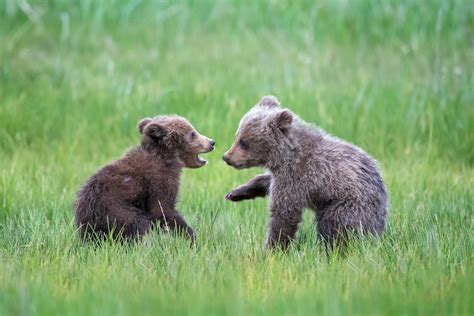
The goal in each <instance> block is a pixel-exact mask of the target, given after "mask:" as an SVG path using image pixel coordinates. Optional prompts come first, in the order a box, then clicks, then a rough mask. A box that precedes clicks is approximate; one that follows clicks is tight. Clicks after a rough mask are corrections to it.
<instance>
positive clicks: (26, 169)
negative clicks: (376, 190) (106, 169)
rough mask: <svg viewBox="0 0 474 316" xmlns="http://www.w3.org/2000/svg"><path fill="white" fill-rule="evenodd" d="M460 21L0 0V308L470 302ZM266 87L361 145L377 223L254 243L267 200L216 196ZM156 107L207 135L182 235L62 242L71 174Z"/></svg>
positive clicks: (468, 89) (126, 310) (412, 309)
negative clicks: (191, 235) (382, 203)
mask: <svg viewBox="0 0 474 316" xmlns="http://www.w3.org/2000/svg"><path fill="white" fill-rule="evenodd" d="M473 24H474V6H473V5H472V4H471V2H470V1H441V0H440V1H437V0H435V1H410V0H404V1H362V0H361V1H342V0H341V1H320V2H319V1H318V2H316V3H313V2H311V1H296V2H295V1H271V2H269V3H264V2H259V1H254V2H250V1H249V2H247V1H245V2H238V1H219V2H214V1H187V2H167V1H159V2H158V1H127V2H125V1H78V2H74V3H72V2H70V1H59V0H56V1H55V0H50V1H28V2H27V1H12V0H7V1H0V180H1V181H0V192H1V195H0V198H1V199H0V260H1V262H0V264H1V269H0V314H2V315H3V314H12V315H13V314H97V315H99V314H133V313H140V314H142V313H144V314H157V313H163V314H165V313H166V314H168V313H180V314H206V315H207V314H310V313H311V314H314V313H324V314H331V315H334V314H430V313H431V314H465V315H472V313H473V311H474V306H473V302H472V291H473V289H472V285H471V284H473V281H474V280H473V277H472V275H473V272H474V271H473V270H474V269H473V261H472V259H473V255H472V247H473V236H472V231H473V214H472V206H473V202H474V198H473V193H474V192H473V191H474V190H473V187H474V180H473V179H474V172H473V169H472V167H473V163H474V151H473V150H472V148H473V147H474V130H473V122H474V110H473V108H474V107H473V104H474V98H473V91H474V89H473V88H474V87H473V66H474V65H473V60H474V59H473V50H472V44H473V42H472V36H473V32H472V30H473V29H474V28H473V26H474V25H473ZM270 93H271V94H275V95H277V96H278V97H279V99H280V100H281V101H282V103H283V104H284V105H285V106H288V107H289V108H291V109H292V110H293V111H295V112H296V113H297V114H299V115H300V116H301V117H302V118H303V119H305V120H306V121H309V122H313V123H315V124H317V125H319V126H321V127H323V128H324V129H326V130H327V131H328V132H330V133H332V134H334V135H337V136H339V137H342V138H345V139H347V140H349V141H352V142H354V143H356V144H358V145H359V146H361V147H363V148H364V149H366V150H367V151H368V152H370V153H371V154H372V155H373V156H375V157H376V158H377V159H378V160H379V161H380V163H381V166H382V169H383V171H384V178H385V180H386V182H387V185H388V188H389V191H390V197H391V214H390V218H389V225H388V230H387V233H386V235H385V237H384V238H383V240H381V241H377V240H363V241H355V242H354V243H353V244H352V245H351V247H350V249H349V250H348V253H347V255H346V256H345V257H344V258H342V257H340V256H339V255H338V254H337V253H335V254H329V256H327V255H326V252H325V251H324V247H323V246H322V245H321V244H320V242H319V241H318V239H317V236H316V234H315V231H314V226H313V223H312V222H313V218H312V216H311V214H309V212H308V214H305V221H304V224H303V226H302V228H301V230H300V234H299V235H298V239H297V240H296V241H295V243H294V245H293V247H292V248H291V249H290V251H289V252H288V253H285V254H283V253H268V252H266V251H265V250H264V249H263V246H262V245H263V238H264V232H265V224H266V218H267V212H266V202H265V201H264V200H256V201H252V202H243V203H241V204H230V203H228V202H225V201H224V199H223V196H224V195H225V193H226V192H227V191H228V190H230V189H231V188H232V187H233V186H235V185H237V184H239V183H241V182H243V181H245V180H246V179H248V178H249V177H251V176H252V175H253V174H256V173H257V172H259V171H258V170H246V171H235V170H232V169H230V168H228V167H226V166H225V165H224V164H223V163H222V161H221V160H220V156H221V154H222V152H223V151H224V150H225V149H226V148H227V147H228V146H230V144H231V143H232V141H233V135H234V132H235V129H236V127H237V124H238V122H239V119H240V117H241V116H242V115H243V114H244V113H245V112H246V111H247V110H248V108H249V107H250V106H252V105H253V104H254V103H255V102H256V101H257V100H258V99H259V97H261V96H262V95H265V94H270ZM163 113H177V114H180V115H183V116H186V117H187V118H189V119H190V120H191V122H193V123H194V125H195V126H196V128H197V129H198V130H199V131H200V132H202V133H203V134H206V135H208V136H210V137H213V138H214V139H216V141H217V146H218V149H217V151H216V152H214V153H211V154H209V155H208V158H209V161H210V164H209V165H208V166H206V167H205V168H202V169H198V170H186V171H185V173H184V175H183V179H182V186H181V198H180V202H179V205H178V206H179V208H180V209H181V210H182V212H183V213H184V214H185V216H186V218H187V219H188V222H189V223H190V224H191V225H192V226H193V227H194V228H195V229H196V230H197V232H198V235H199V237H198V238H199V244H200V247H199V250H193V249H190V248H189V247H188V245H187V243H186V241H184V240H181V239H180V238H174V237H172V236H168V235H166V234H160V233H159V232H154V233H152V234H150V235H149V236H147V238H146V239H145V241H143V242H140V243H137V244H133V245H128V246H121V245H119V244H115V243H112V242H111V243H106V244H104V245H103V246H101V247H99V248H93V247H89V246H84V245H82V244H80V243H79V241H78V238H77V234H76V232H75V227H74V225H73V213H72V209H71V205H72V202H73V199H74V193H75V191H76V190H77V189H78V187H79V186H80V185H81V184H82V183H83V182H84V181H85V180H86V179H87V177H88V176H89V175H91V174H92V173H93V172H94V171H95V170H96V169H97V168H99V167H100V166H102V165H103V164H105V163H107V162H109V161H111V160H113V159H115V158H118V157H120V155H121V154H122V153H123V152H124V151H125V150H126V149H127V148H129V147H131V146H134V145H135V144H137V143H138V140H139V135H138V133H137V131H136V123H137V121H138V120H139V119H140V118H143V117H146V116H153V115H157V114H163Z"/></svg>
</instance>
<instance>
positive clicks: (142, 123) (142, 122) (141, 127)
mask: <svg viewBox="0 0 474 316" xmlns="http://www.w3.org/2000/svg"><path fill="white" fill-rule="evenodd" d="M151 121H153V120H152V119H151V118H149V117H147V118H144V119H142V120H140V122H138V125H137V127H138V131H139V132H140V134H143V130H144V129H145V126H146V125H147V124H148V123H150V122H151Z"/></svg>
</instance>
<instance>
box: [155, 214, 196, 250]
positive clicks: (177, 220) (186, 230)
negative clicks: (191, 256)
mask: <svg viewBox="0 0 474 316" xmlns="http://www.w3.org/2000/svg"><path fill="white" fill-rule="evenodd" d="M159 222H160V227H161V228H162V229H168V230H169V231H171V232H177V233H178V234H182V235H184V236H186V237H187V238H188V239H189V240H191V242H192V243H194V242H195V240H196V234H195V233H194V231H193V229H192V228H191V227H190V226H189V225H188V223H186V221H185V219H184V218H183V217H182V216H181V214H179V212H178V211H177V210H173V211H171V212H169V213H167V214H165V216H161V217H160V218H159Z"/></svg>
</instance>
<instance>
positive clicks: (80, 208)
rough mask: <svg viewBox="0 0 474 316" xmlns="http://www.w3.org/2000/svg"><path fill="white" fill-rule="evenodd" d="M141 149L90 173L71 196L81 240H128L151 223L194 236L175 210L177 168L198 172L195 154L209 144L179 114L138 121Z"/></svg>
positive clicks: (201, 162) (207, 149) (199, 164)
mask: <svg viewBox="0 0 474 316" xmlns="http://www.w3.org/2000/svg"><path fill="white" fill-rule="evenodd" d="M138 130H139V132H140V134H141V135H142V140H141V145H140V146H138V147H136V148H134V149H132V150H130V151H129V152H128V153H127V154H125V156H124V157H123V158H121V159H119V160H117V161H115V162H113V163H111V164H109V165H107V166H105V167H104V168H102V169H100V170H99V171H98V172H97V173H95V174H94V175H93V176H92V177H91V178H90V179H89V180H88V181H87V182H86V184H85V185H84V186H83V187H82V188H81V189H80V190H79V192H78V193H77V198H76V202H75V212H76V224H77V226H78V230H79V234H80V236H81V238H82V239H84V240H85V239H90V238H91V237H92V238H94V239H95V238H96V237H99V239H100V238H103V237H106V236H107V235H109V234H112V236H113V237H114V238H115V237H119V238H120V239H133V238H134V237H139V236H142V235H144V234H146V233H147V232H148V231H149V230H150V229H151V228H152V227H153V226H154V225H155V224H159V225H160V227H162V228H166V229H169V230H170V231H176V232H179V233H184V234H185V235H186V236H187V237H188V238H189V239H190V240H191V241H194V240H195V238H196V237H195V234H194V231H193V230H192V228H191V227H189V226H188V224H187V223H186V221H185V220H184V218H183V217H182V216H181V215H180V214H179V212H178V210H177V209H176V199H177V195H178V189H179V177H180V174H181V169H182V168H183V167H187V168H199V167H202V166H204V165H205V164H206V161H205V160H203V159H201V158H200V157H199V156H198V155H199V154H201V153H207V152H210V151H212V150H213V149H214V145H215V142H214V141H213V140H212V139H209V138H207V137H205V136H203V135H200V134H199V133H198V132H197V131H196V130H195V129H194V127H193V126H192V125H191V124H190V123H189V122H188V121H187V120H186V119H184V118H182V117H179V116H160V117H157V118H154V119H151V118H145V119H143V120H141V121H140V122H139V123H138Z"/></svg>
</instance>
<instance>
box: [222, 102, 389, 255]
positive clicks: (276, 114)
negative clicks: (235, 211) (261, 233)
mask: <svg viewBox="0 0 474 316" xmlns="http://www.w3.org/2000/svg"><path fill="white" fill-rule="evenodd" d="M223 159H224V161H225V162H226V163H227V164H229V165H231V166H233V167H235V168H237V169H243V168H250V167H264V168H267V169H268V171H269V172H268V173H266V174H262V175H259V176H256V177H255V178H253V179H252V180H250V181H249V182H248V183H246V184H244V185H241V186H240V187H237V188H236V189H234V190H232V191H231V192H229V193H228V194H227V196H226V198H227V199H228V200H231V201H241V200H245V199H253V198H255V197H264V196H266V195H267V194H269V195H270V200H271V201H270V221H269V227H268V233H267V242H266V244H267V246H268V247H270V248H274V247H276V246H279V247H282V248H285V247H287V246H288V244H289V242H290V241H291V240H292V239H293V238H294V236H295V234H296V231H297V229H298V224H299V223H300V221H301V218H302V212H303V209H304V208H310V209H312V210H313V211H314V212H315V214H316V223H317V230H318V233H319V235H320V236H321V237H322V238H323V240H325V241H326V242H328V243H329V244H331V245H332V244H333V242H337V241H343V240H344V237H346V233H347V232H355V233H360V234H367V233H370V234H375V235H381V234H382V233H383V231H384V228H385V220H386V217H387V194H386V190H385V185H384V182H383V180H382V178H381V176H380V172H379V170H378V167H377V163H376V162H375V161H374V159H372V158H371V157H370V156H369V155H368V154H366V153H365V152H364V151H362V150H361V149H360V148H358V147H356V146H354V145H352V144H350V143H347V142H345V141H342V140H340V139H337V138H335V137H332V136H330V135H328V134H327V133H325V132H324V131H322V130H321V129H318V128H315V127H312V126H310V125H308V124H306V123H305V122H303V121H302V120H301V119H299V118H298V117H297V116H295V115H294V114H293V113H292V112H290V111H289V110H287V109H282V108H280V107H279V102H278V100H277V99H276V98H275V97H273V96H266V97H263V98H262V100H261V101H260V102H259V103H258V104H257V105H256V106H255V107H254V108H252V109H251V110H250V111H249V112H248V113H247V114H246V115H245V116H244V117H243V118H242V120H241V121H240V125H239V128H238V130H237V134H236V142H235V144H234V145H232V147H231V148H230V149H229V151H228V152H226V153H225V154H224V156H223Z"/></svg>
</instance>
